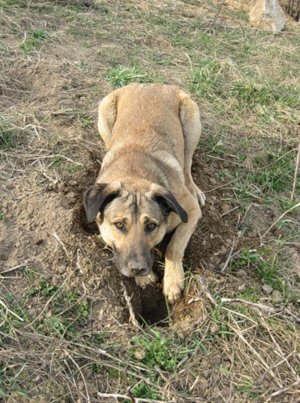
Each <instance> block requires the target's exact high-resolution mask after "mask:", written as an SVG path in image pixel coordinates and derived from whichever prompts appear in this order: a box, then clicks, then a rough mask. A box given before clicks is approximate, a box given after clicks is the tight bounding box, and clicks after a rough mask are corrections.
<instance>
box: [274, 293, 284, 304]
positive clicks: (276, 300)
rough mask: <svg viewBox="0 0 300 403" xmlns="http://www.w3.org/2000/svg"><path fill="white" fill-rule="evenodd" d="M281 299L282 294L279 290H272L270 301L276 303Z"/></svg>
mask: <svg viewBox="0 0 300 403" xmlns="http://www.w3.org/2000/svg"><path fill="white" fill-rule="evenodd" d="M282 300H283V296H282V294H281V292H280V291H278V290H274V291H273V292H272V301H273V302H274V303H275V304H276V303H279V302H282Z"/></svg>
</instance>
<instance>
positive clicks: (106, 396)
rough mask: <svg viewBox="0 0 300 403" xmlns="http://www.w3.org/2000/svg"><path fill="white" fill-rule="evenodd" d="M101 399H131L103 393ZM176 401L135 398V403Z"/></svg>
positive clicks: (100, 394) (169, 402) (168, 402)
mask: <svg viewBox="0 0 300 403" xmlns="http://www.w3.org/2000/svg"><path fill="white" fill-rule="evenodd" d="M98 396H99V397H105V398H108V397H112V398H113V399H116V400H117V399H127V400H128V399H130V397H129V396H128V395H121V394H119V393H101V392H98ZM173 402H174V400H155V399H143V398H140V397H136V398H134V403H173Z"/></svg>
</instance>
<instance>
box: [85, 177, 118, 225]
mask: <svg viewBox="0 0 300 403" xmlns="http://www.w3.org/2000/svg"><path fill="white" fill-rule="evenodd" d="M119 192H120V187H119V186H116V185H115V186H113V185H111V184H107V183H97V184H96V185H93V186H91V187H89V188H88V190H87V191H86V192H85V193H84V195H83V205H84V208H85V214H86V218H87V221H88V222H89V223H91V222H93V221H94V220H95V218H96V216H97V214H98V213H99V211H100V212H102V211H103V210H104V209H105V207H106V206H107V205H108V203H110V202H111V201H112V200H113V199H115V198H116V197H117V196H118V195H119Z"/></svg>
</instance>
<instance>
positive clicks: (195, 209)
mask: <svg viewBox="0 0 300 403" xmlns="http://www.w3.org/2000/svg"><path fill="white" fill-rule="evenodd" d="M185 201H186V203H184V207H185V208H186V210H187V212H188V222H187V223H181V224H180V225H179V226H178V227H177V229H176V231H175V233H174V235H173V237H172V239H171V241H170V243H169V245H168V247H167V250H166V254H165V272H164V279H163V292H164V295H165V296H166V297H167V298H168V301H169V303H170V304H174V303H175V302H176V301H177V300H178V299H179V298H180V296H181V293H182V291H183V288H184V271H183V266H182V259H183V255H184V251H185V248H186V247H187V244H188V242H189V240H190V237H191V236H192V234H193V232H194V230H195V227H196V225H197V222H198V220H199V218H201V209H200V207H199V204H198V200H197V199H196V198H195V197H193V196H192V195H191V194H190V193H189V194H188V195H187V196H186V200H185Z"/></svg>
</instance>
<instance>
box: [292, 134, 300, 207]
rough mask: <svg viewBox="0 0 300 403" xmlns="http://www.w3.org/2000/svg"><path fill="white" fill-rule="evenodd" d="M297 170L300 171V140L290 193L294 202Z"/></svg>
mask: <svg viewBox="0 0 300 403" xmlns="http://www.w3.org/2000/svg"><path fill="white" fill-rule="evenodd" d="M299 170H300V140H299V145H298V151H297V157H296V164H295V172H294V181H293V189H292V193H291V200H294V195H295V191H296V185H297V176H298V175H299V173H300V172H299Z"/></svg>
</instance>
